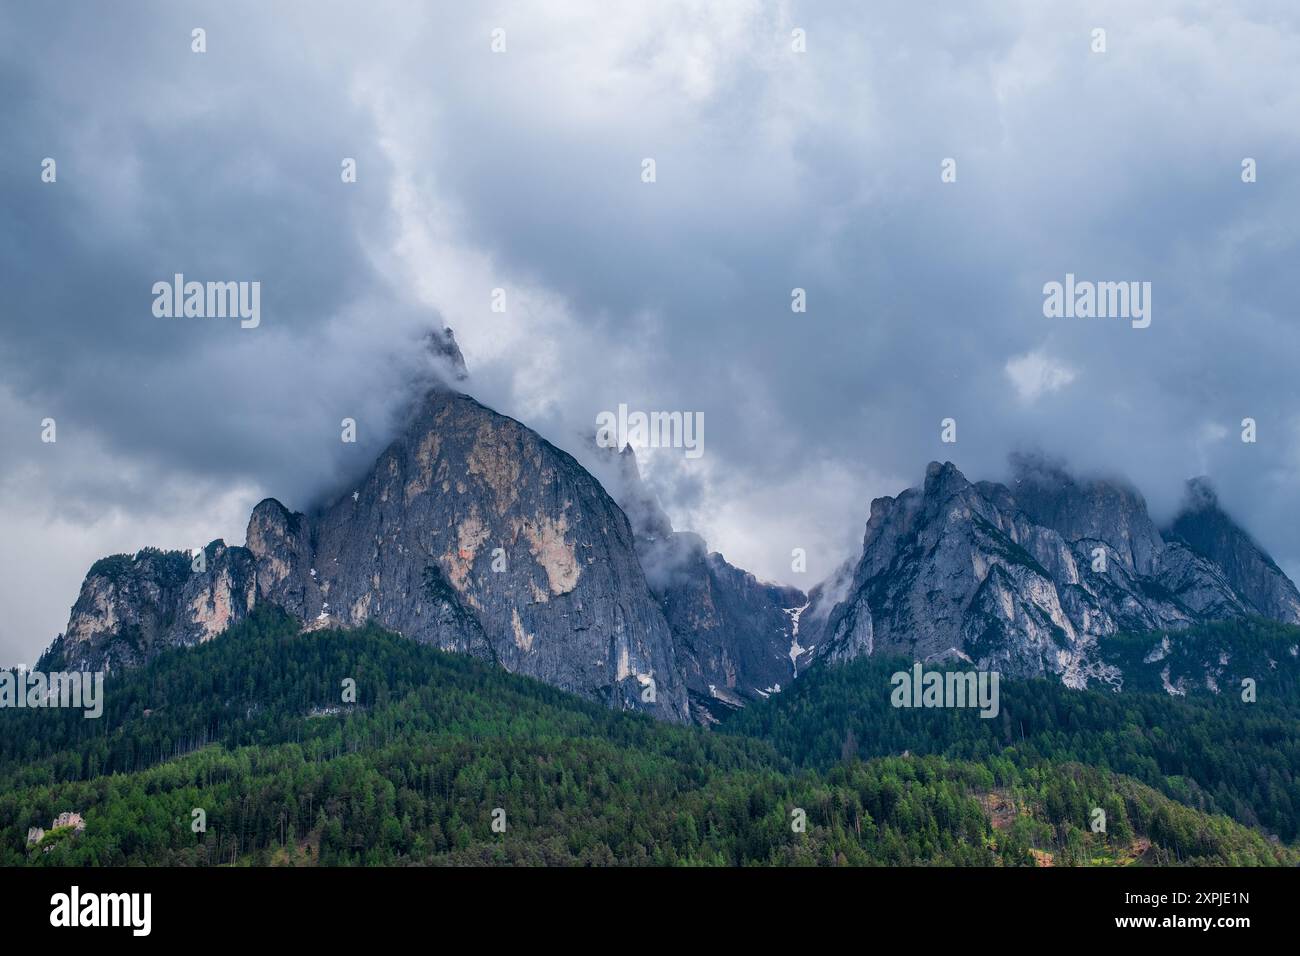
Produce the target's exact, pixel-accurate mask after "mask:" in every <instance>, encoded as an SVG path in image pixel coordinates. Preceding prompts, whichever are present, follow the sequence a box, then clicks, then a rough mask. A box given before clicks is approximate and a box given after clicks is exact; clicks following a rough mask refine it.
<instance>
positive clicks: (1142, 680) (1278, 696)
mask: <svg viewBox="0 0 1300 956" xmlns="http://www.w3.org/2000/svg"><path fill="white" fill-rule="evenodd" d="M1298 636H1300V629H1298V628H1294V627H1287V626H1284V625H1278V624H1274V623H1270V622H1253V623H1252V622H1229V623H1225V624H1214V625H1208V626H1205V627H1198V628H1193V629H1191V630H1185V631H1178V632H1174V633H1173V634H1172V635H1171V645H1172V648H1173V649H1172V650H1171V651H1170V652H1169V654H1170V656H1169V660H1170V661H1171V662H1172V664H1173V667H1174V668H1175V671H1174V673H1175V675H1176V674H1177V673H1179V671H1178V670H1177V669H1178V668H1179V667H1181V666H1183V665H1184V664H1186V665H1187V666H1188V667H1194V666H1199V665H1198V664H1197V663H1196V662H1199V661H1201V660H1202V659H1203V658H1206V657H1207V656H1211V655H1212V657H1213V659H1214V660H1215V661H1218V660H1219V658H1220V654H1221V653H1222V654H1226V655H1227V656H1228V662H1227V663H1226V664H1224V665H1222V668H1223V671H1224V676H1223V679H1222V681H1221V684H1222V691H1221V692H1220V693H1217V694H1216V693H1213V692H1211V690H1210V689H1209V688H1207V687H1206V686H1205V684H1204V683H1203V682H1202V683H1201V684H1200V685H1197V686H1196V687H1193V688H1192V689H1191V692H1190V693H1188V694H1187V695H1186V696H1179V695H1171V694H1169V693H1167V692H1165V691H1164V690H1162V689H1161V678H1160V673H1161V670H1162V666H1163V665H1162V664H1161V663H1160V662H1156V661H1152V662H1148V663H1143V658H1145V657H1147V656H1148V655H1149V652H1150V650H1151V648H1152V647H1156V646H1160V645H1161V644H1162V640H1163V636H1162V635H1161V634H1146V635H1136V636H1121V637H1117V638H1113V639H1111V640H1110V641H1108V642H1107V643H1106V644H1105V645H1104V646H1103V653H1105V654H1106V655H1107V656H1108V657H1110V658H1111V659H1112V660H1115V661H1117V662H1119V661H1122V663H1123V665H1124V670H1125V674H1126V678H1125V690H1124V691H1123V692H1120V693H1117V692H1114V691H1111V690H1089V691H1077V690H1071V689H1068V688H1066V687H1063V686H1061V685H1060V684H1057V683H1055V682H1053V681H1045V680H1027V681H1007V680H1004V681H1002V682H1001V694H1000V697H1001V699H1000V708H999V713H998V715H997V716H996V717H994V718H989V719H985V718H981V717H980V716H979V715H978V713H977V712H976V711H975V710H973V709H954V708H936V709H907V708H895V707H893V706H891V704H890V691H891V689H892V687H891V684H890V676H891V675H892V674H893V673H895V672H896V671H899V670H907V669H909V668H911V666H912V662H911V661H910V660H904V659H901V658H892V659H891V658H879V657H873V658H866V659H860V660H857V661H853V662H852V663H849V664H846V665H842V666H831V667H825V666H819V667H816V668H814V669H813V670H811V671H810V672H808V673H807V674H805V675H804V676H803V677H801V678H800V679H799V681H797V682H796V683H795V684H794V685H793V686H792V687H791V688H789V689H788V690H787V691H786V692H784V693H782V694H780V695H779V696H774V697H773V698H772V699H771V700H769V701H765V702H763V703H762V704H761V705H758V706H755V707H752V708H749V709H747V710H745V711H743V712H741V713H739V714H736V715H735V716H734V717H732V718H731V719H730V720H729V721H728V723H727V725H726V730H727V732H730V733H734V734H740V735H745V736H750V737H758V738H761V739H764V740H767V741H769V742H771V743H772V744H773V746H774V747H776V749H777V750H778V751H779V752H780V753H781V754H782V755H783V756H785V757H787V758H788V759H789V760H791V761H792V762H793V763H794V764H796V765H797V766H800V767H807V768H814V769H817V768H825V767H829V766H831V765H833V764H834V763H836V762H837V761H839V760H841V759H843V757H844V756H845V755H846V754H848V755H853V756H857V757H860V758H863V759H870V758H873V757H879V756H885V755H891V754H901V753H903V752H904V751H907V752H910V753H911V754H914V755H920V754H941V755H944V756H947V757H949V758H953V759H960V760H973V761H977V762H980V763H985V764H989V763H993V762H996V761H998V760H999V759H1005V760H1008V761H1010V762H1012V763H1014V764H1015V765H1016V766H1018V767H1026V768H1027V767H1034V766H1036V765H1038V764H1040V763H1042V762H1044V761H1051V762H1053V763H1060V762H1077V763H1082V764H1086V765H1088V766H1091V767H1098V768H1106V769H1109V770H1112V771H1115V772H1117V773H1120V774H1125V775H1127V776H1130V777H1132V778H1134V779H1136V780H1138V781H1141V782H1143V783H1145V784H1147V785H1149V786H1151V787H1153V788H1155V789H1156V790H1158V791H1160V792H1161V793H1164V794H1165V795H1167V796H1169V797H1172V798H1173V799H1175V800H1177V801H1178V802H1180V803H1183V804H1185V805H1187V806H1190V807H1193V808H1195V809H1198V810H1204V811H1206V812H1208V813H1212V814H1227V815H1229V816H1231V817H1233V818H1234V819H1236V820H1238V821H1240V822H1242V823H1245V824H1247V825H1249V826H1252V827H1258V828H1261V829H1263V830H1264V831H1266V832H1268V833H1270V834H1275V835H1277V836H1278V837H1280V838H1281V839H1282V840H1284V841H1287V842H1293V841H1295V840H1296V838H1297V834H1298V832H1300V695H1297V693H1296V691H1297V688H1298V687H1300V680H1298V678H1300V664H1298V663H1297V661H1296V659H1295V657H1294V656H1293V655H1292V654H1291V653H1290V648H1291V647H1293V646H1295V644H1296V642H1297V640H1298V639H1300V637H1298ZM1234 645H1235V647H1236V648H1237V649H1235V650H1233V651H1228V650H1227V649H1226V648H1228V647H1232V646H1234ZM1270 662H1271V663H1270ZM1245 674H1250V675H1253V679H1254V680H1255V700H1254V701H1247V700H1243V697H1242V693H1241V690H1242V688H1241V687H1240V683H1239V680H1238V677H1239V676H1241V675H1245ZM846 742H847V747H846Z"/></svg>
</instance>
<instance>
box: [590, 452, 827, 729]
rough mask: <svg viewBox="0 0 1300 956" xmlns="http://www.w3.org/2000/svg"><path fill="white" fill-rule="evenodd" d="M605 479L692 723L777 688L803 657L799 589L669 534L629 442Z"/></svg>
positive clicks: (690, 537)
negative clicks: (667, 637) (665, 631)
mask: <svg viewBox="0 0 1300 956" xmlns="http://www.w3.org/2000/svg"><path fill="white" fill-rule="evenodd" d="M613 465H614V469H615V473H614V474H613V475H611V476H609V479H608V480H609V481H610V484H612V485H613V487H615V489H616V491H615V497H617V498H618V499H619V503H620V504H621V505H622V506H623V510H624V511H625V512H627V514H628V517H629V519H630V521H631V523H632V529H633V534H634V535H635V537H636V549H637V554H638V556H639V557H640V560H641V565H642V567H644V568H645V569H646V575H647V578H648V579H649V582H650V587H651V590H652V591H653V592H654V595H655V598H656V599H657V600H658V602H659V606H660V608H661V609H662V610H663V614H664V617H665V619H666V620H667V622H668V626H669V627H670V628H671V630H672V633H673V641H674V645H675V647H676V649H677V661H678V665H679V666H680V667H681V669H682V674H683V677H684V679H685V681H686V686H687V689H688V691H689V694H690V700H691V712H692V715H693V716H694V717H695V719H696V720H698V721H700V722H703V723H710V722H714V721H716V720H717V718H718V716H719V715H720V714H722V713H725V712H726V711H728V710H730V709H734V708H736V707H742V706H744V705H745V704H747V703H749V702H752V701H754V700H760V699H763V698H765V697H767V696H769V695H771V694H774V693H780V692H781V690H782V689H783V688H784V687H788V686H789V684H790V682H791V681H793V680H794V679H795V677H796V676H797V674H798V667H799V665H800V662H801V661H803V662H806V660H807V657H806V655H805V654H803V652H802V649H801V648H800V647H799V645H798V644H797V643H796V637H797V633H798V627H799V617H800V613H801V611H802V609H803V608H804V607H805V606H806V605H807V604H808V599H807V597H806V596H805V595H804V593H803V592H802V591H800V590H799V589H798V588H793V587H787V586H783V585H778V584H770V583H766V582H763V581H760V580H758V579H757V578H756V577H755V576H754V575H753V574H750V573H749V572H748V571H745V570H742V569H741V568H737V567H735V566H734V565H732V564H729V563H728V562H727V560H726V559H725V558H724V557H723V556H722V555H721V554H719V553H717V552H710V551H709V549H708V546H707V544H706V543H705V541H704V539H703V538H701V537H700V536H699V535H697V534H694V533H693V532H689V531H674V530H673V527H672V523H671V522H670V521H669V519H668V516H667V514H665V512H664V510H663V508H662V506H661V504H660V502H659V500H658V498H657V497H656V496H655V494H654V492H653V491H651V490H650V488H649V487H648V486H647V485H646V484H645V483H644V482H643V481H642V479H641V473H640V469H639V468H638V466H637V460H636V454H635V452H634V451H633V450H632V448H631V447H630V446H628V447H626V448H624V449H623V450H622V451H621V452H619V453H617V455H616V456H615V460H614V462H613Z"/></svg>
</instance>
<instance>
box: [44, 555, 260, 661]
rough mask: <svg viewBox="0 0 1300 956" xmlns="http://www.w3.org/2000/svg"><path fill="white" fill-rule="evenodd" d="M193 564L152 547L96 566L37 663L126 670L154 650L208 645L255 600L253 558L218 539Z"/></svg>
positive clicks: (242, 615)
mask: <svg viewBox="0 0 1300 956" xmlns="http://www.w3.org/2000/svg"><path fill="white" fill-rule="evenodd" d="M195 563H196V562H195V558H194V557H192V556H191V555H189V554H186V553H184V552H181V551H158V550H156V549H152V548H147V549H145V550H143V551H141V552H140V553H138V554H137V555H135V556H134V557H131V556H129V555H115V556H113V557H111V558H104V559H103V560H100V561H97V562H95V564H94V565H93V566H92V567H91V569H90V571H89V573H87V575H86V579H85V581H84V582H83V583H82V585H81V593H80V594H79V595H78V597H77V602H76V603H75V604H74V605H73V606H72V613H71V615H70V616H69V618H68V627H67V630H66V631H65V632H64V633H63V634H62V635H61V636H60V637H59V638H58V639H57V640H56V641H55V643H54V645H53V646H52V647H51V648H50V650H49V651H47V652H46V654H45V655H44V657H43V658H42V664H41V665H39V666H40V667H42V668H45V669H52V668H51V667H50V665H51V664H54V663H58V662H64V663H66V664H67V666H69V667H76V668H77V669H85V670H114V669H117V668H121V667H132V666H135V665H138V664H140V663H143V662H144V661H145V660H147V659H148V658H149V656H150V655H151V654H152V653H154V652H155V651H157V650H159V649H161V648H164V647H172V646H178V645H194V644H198V643H201V642H203V641H206V640H210V639H211V638H213V637H216V636H217V635H218V634H220V633H221V632H222V631H224V630H225V629H226V628H227V627H229V626H231V625H232V624H236V623H238V622H239V621H241V620H243V619H244V617H246V616H247V615H248V613H249V612H250V611H251V610H252V609H253V605H254V602H255V596H256V584H255V579H254V567H253V556H252V554H251V553H249V552H248V551H247V550H246V549H244V548H228V547H226V545H225V543H224V542H222V541H220V540H218V541H214V542H212V543H211V544H209V545H208V546H207V547H206V548H205V549H204V551H203V558H202V561H200V562H198V564H199V566H200V567H201V570H195Z"/></svg>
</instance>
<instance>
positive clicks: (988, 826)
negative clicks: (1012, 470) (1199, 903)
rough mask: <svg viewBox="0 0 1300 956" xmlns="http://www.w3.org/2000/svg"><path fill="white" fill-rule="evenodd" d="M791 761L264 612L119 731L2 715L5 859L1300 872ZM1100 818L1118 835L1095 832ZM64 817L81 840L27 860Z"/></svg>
mask: <svg viewBox="0 0 1300 956" xmlns="http://www.w3.org/2000/svg"><path fill="white" fill-rule="evenodd" d="M864 663H867V664H870V663H872V662H864ZM844 673H845V674H848V673H851V671H845V672H844ZM349 679H350V680H354V681H355V682H356V702H355V703H347V702H344V701H343V699H342V689H343V684H344V682H345V681H346V680H349ZM788 699H789V700H791V701H796V700H797V698H795V697H791V698H788ZM782 703H784V702H782ZM788 743H789V741H788V739H786V738H784V737H781V736H780V735H778V736H777V737H776V740H775V746H774V745H773V743H769V742H768V741H766V740H763V739H759V738H758V737H756V736H745V735H741V734H737V733H726V734H720V733H715V732H709V731H704V730H700V729H697V728H691V727H682V726H673V725H669V724H665V723H660V722H656V721H653V720H651V719H650V718H648V717H645V716H642V715H636V714H631V713H627V714H620V713H613V712H610V711H608V710H606V709H605V708H603V707H602V706H600V705H598V704H595V703H592V702H589V701H585V700H582V699H580V698H577V697H575V696H572V695H569V694H565V693H563V692H561V691H558V690H556V689H554V688H551V687H549V686H546V685H544V684H541V683H539V682H537V681H534V680H531V679H527V678H522V677H517V676H512V675H509V674H506V673H503V672H501V671H500V670H499V669H497V668H495V667H494V666H492V665H491V664H488V663H485V662H480V661H477V660H474V659H471V658H469V657H466V656H459V655H454V654H447V653H443V652H440V651H438V650H436V649H433V648H431V647H427V646H423V645H419V644H416V643H414V642H412V641H410V640H407V639H403V638H400V637H397V636H395V635H391V634H388V633H385V632H383V631H381V630H378V629H376V628H365V629H361V630H357V631H348V632H338V631H318V632H312V633H300V632H299V624H298V623H297V622H296V621H293V620H291V619H289V618H288V617H286V616H284V615H282V614H279V613H276V612H274V611H271V610H267V609H259V610H258V611H257V612H255V613H254V615H253V616H252V617H251V618H250V619H249V620H248V621H246V622H244V623H243V624H241V625H239V626H237V627H236V628H234V629H232V630H231V631H229V632H228V633H227V634H225V635H223V636H222V637H219V638H217V639H215V640H212V641H210V642H208V643H205V644H203V645H202V646H200V647H197V648H180V649H176V650H173V651H168V652H165V653H164V654H162V655H160V656H159V657H158V658H157V659H155V660H154V661H152V662H151V663H149V664H148V665H147V666H145V667H142V668H140V669H138V670H133V671H130V672H127V673H123V674H114V675H111V677H110V680H109V683H108V687H107V702H106V705H105V713H104V716H103V717H102V718H101V719H99V720H86V719H84V718H83V717H82V716H81V714H80V712H79V711H72V712H62V711H56V710H40V711H36V710H32V711H4V712H0V864H4V865H19V864H33V865H47V866H48V865H95V864H101V865H102V864H139V863H145V864H169V865H174V864H180V865H191V864H193V865H212V864H230V863H235V864H271V863H299V864H398V865H403V864H470V863H489V864H499V863H526V864H541V863H551V864H615V863H619V864H647V863H650V864H654V863H658V864H705V865H718V864H725V865H742V864H834V863H840V864H846V863H847V864H890V865H908V864H959V865H960V864H985V865H998V864H1011V865H1029V864H1035V863H1039V864H1041V863H1045V862H1049V861H1050V862H1055V863H1108V862H1118V863H1128V862H1134V861H1141V862H1152V863H1158V862H1215V863H1245V864H1265V863H1290V862H1295V860H1296V858H1297V857H1296V854H1295V853H1294V851H1292V850H1290V849H1287V848H1284V847H1279V846H1277V845H1274V844H1273V843H1271V842H1270V841H1269V840H1268V839H1266V838H1265V837H1264V836H1262V835H1261V834H1259V833H1257V832H1254V831H1252V830H1250V829H1249V828H1247V827H1244V826H1241V825H1239V824H1237V823H1234V822H1232V821H1230V820H1228V819H1226V818H1224V817H1213V816H1209V815H1206V814H1204V813H1201V812H1199V811H1196V810H1193V809H1189V808H1187V807H1183V806H1180V805H1178V804H1177V803H1175V802H1174V801H1172V800H1170V799H1168V798H1167V797H1165V796H1163V795H1161V794H1159V793H1156V792H1155V791H1154V790H1152V789H1150V788H1148V787H1146V786H1144V785H1142V784H1141V783H1138V782H1136V781H1134V780H1131V779H1126V778H1123V777H1118V776H1116V775H1114V774H1112V773H1109V772H1107V771H1104V770H1100V769H1097V768H1093V767H1084V766H1079V765H1077V764H1071V763H1055V762H1046V761H1044V762H1039V763H1036V764H1035V765H1033V766H1027V765H1022V764H1021V763H1018V762H1017V761H1016V760H1013V759H1011V758H1009V757H1008V756H1006V755H1003V754H1001V753H1000V752H999V753H998V754H997V755H993V754H992V752H991V753H990V755H989V758H988V759H985V760H980V761H972V760H965V759H949V758H946V757H941V756H926V757H920V756H916V755H913V756H907V757H903V756H892V757H885V758H881V759H872V760H867V761H862V760H856V759H850V760H846V761H845V760H840V759H839V757H838V756H836V755H832V756H831V758H830V759H827V760H825V761H821V762H819V764H818V765H817V766H814V765H813V763H815V762H813V761H807V760H805V759H803V758H802V757H800V756H798V755H793V754H791V753H790V752H789V750H788V746H787V745H788ZM841 743H842V742H841ZM783 749H785V750H786V751H787V752H785V753H782V752H781V751H782V750H783ZM864 749H865V748H864ZM801 764H806V766H801ZM1095 807H1100V808H1103V809H1104V810H1105V811H1106V813H1107V816H1108V827H1107V832H1106V833H1105V834H1094V833H1090V832H1088V821H1089V814H1091V813H1092V811H1093V808H1095ZM195 810H202V811H203V815H204V818H205V823H206V829H205V830H204V831H203V832H197V833H196V832H194V829H193V827H192V823H193V821H194V820H195V813H194V811H195ZM63 811H75V812H77V813H80V814H81V815H82V817H83V818H84V820H85V829H84V831H82V832H80V833H71V834H70V833H66V832H63V833H60V834H59V835H58V838H57V839H56V840H51V839H50V838H49V837H47V838H46V839H45V840H44V841H42V842H41V843H39V844H37V845H36V846H34V847H28V846H27V833H28V828H29V827H35V826H39V827H48V826H49V825H50V822H51V820H52V819H53V818H54V817H55V816H57V815H58V814H59V813H61V812H63ZM496 811H503V815H502V814H501V813H496ZM801 818H806V827H805V828H802V829H800V828H799V827H798V826H797V823H798V821H799V820H800V819H801ZM494 819H496V820H498V821H504V832H499V831H500V827H498V828H494V827H493V822H494ZM47 849H48V852H46V850H47Z"/></svg>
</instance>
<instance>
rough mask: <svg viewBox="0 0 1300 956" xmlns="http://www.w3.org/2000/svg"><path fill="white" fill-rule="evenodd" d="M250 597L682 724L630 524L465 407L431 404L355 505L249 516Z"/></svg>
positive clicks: (535, 449) (681, 704)
mask: <svg viewBox="0 0 1300 956" xmlns="http://www.w3.org/2000/svg"><path fill="white" fill-rule="evenodd" d="M248 548H249V550H250V551H251V552H252V554H253V556H254V558H255V560H256V565H257V580H258V592H259V596H260V597H261V598H262V599H264V600H268V601H272V602H274V603H276V604H280V605H282V606H284V607H285V608H287V609H289V610H290V611H291V612H292V613H294V614H297V615H298V616H300V617H302V618H303V619H304V620H305V621H319V622H320V623H321V624H325V623H333V624H339V625H343V626H352V625H358V624H361V623H363V622H365V621H368V620H374V621H377V622H379V623H381V624H383V625H384V626H385V627H388V628H390V629H392V630H395V631H397V632H399V633H401V634H404V635H406V636H408V637H411V638H413V639H415V640H418V641H422V642H426V643H431V644H436V645H437V646H439V647H442V648H444V649H447V650H454V651H460V652H463V653H469V654H474V655H477V656H480V657H486V658H490V659H492V660H495V661H496V662H498V663H499V664H500V665H501V666H502V667H504V668H506V669H507V670H509V671H512V672H515V673H521V674H527V675H529V676H532V677H537V678H538V679H540V680H543V681H546V682H547V683H549V684H553V685H555V686H557V687H561V688H564V689H565V690H571V691H575V692H577V693H581V694H584V695H586V696H589V697H594V698H597V699H600V700H604V701H607V702H608V703H609V704H610V705H611V706H615V707H620V708H624V707H628V708H638V709H645V710H648V711H650V712H652V713H655V714H657V715H659V716H661V717H666V718H670V719H683V718H684V717H685V716H686V694H685V688H684V686H683V684H682V681H681V677H680V674H679V672H678V669H677V666H676V663H675V658H674V654H673V646H672V637H671V634H670V633H669V630H668V627H667V624H666V623H665V622H664V619H663V615H662V613H660V611H659V608H658V607H657V606H656V604H655V602H654V600H653V598H652V597H651V595H650V590H649V588H648V586H647V584H646V580H645V575H644V573H643V572H642V570H641V565H640V564H639V562H638V560H637V556H636V552H635V549H634V544H633V537H632V531H631V528H630V527H629V525H628V521H627V518H626V516H625V515H624V514H623V512H622V511H621V510H619V508H618V506H617V505H615V504H614V502H613V500H612V499H611V498H610V497H609V496H608V495H607V494H606V493H605V491H604V489H603V488H601V486H600V485H599V483H597V482H596V480H595V479H594V478H593V477H592V476H591V475H589V474H588V473H587V472H586V471H585V470H584V469H583V468H582V467H581V466H579V465H578V463H577V462H576V461H574V460H573V458H571V457H570V456H569V455H568V454H566V453H565V452H562V451H560V450H559V449H557V448H555V447H554V446H552V445H551V444H550V443H548V442H546V441H544V440H543V439H541V438H540V437H539V436H538V435H537V434H536V433H534V432H532V431H531V430H529V429H527V428H525V427H524V426H523V425H521V424H519V423H518V422H516V421H514V420H513V419H509V418H506V417H505V416H503V415H499V414H497V413H496V412H494V411H492V410H491V409H488V408H486V407H484V406H483V405H480V404H479V403H478V402H476V401H474V400H473V399H471V398H469V397H467V396H465V395H461V394H459V393H456V392H453V391H450V390H447V389H436V390H434V391H432V392H430V393H429V395H428V396H427V397H426V399H425V401H424V403H423V405H422V406H421V408H420V410H419V412H418V414H417V415H416V416H415V417H414V419H413V421H412V422H411V424H410V426H409V427H408V428H407V429H406V431H405V433H404V434H403V435H402V437H401V438H399V439H398V440H397V441H395V442H394V443H393V444H392V445H391V446H390V447H389V448H388V449H387V450H386V451H385V452H384V453H383V454H382V455H381V456H380V458H379V461H378V462H377V463H376V465H375V467H374V468H373V469H372V470H371V471H370V473H369V474H368V475H367V476H366V478H365V479H364V481H362V482H361V483H360V484H358V486H357V487H356V488H355V489H354V491H353V492H352V493H350V494H344V495H343V496H342V497H341V498H340V499H339V500H338V501H336V502H334V503H333V504H332V505H330V506H329V507H327V508H325V509H324V510H323V511H321V512H320V513H319V514H316V515H313V516H311V517H310V518H308V517H307V516H304V515H297V514H291V513H289V512H288V511H287V510H286V509H285V508H283V506H281V505H280V504H279V503H278V502H275V501H264V502H262V504H260V505H258V507H257V508H256V509H255V510H254V512H253V516H252V519H251V520H250V522H249V529H248Z"/></svg>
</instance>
